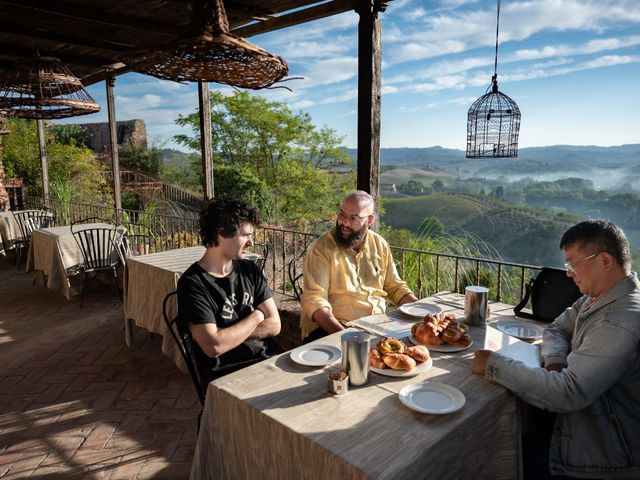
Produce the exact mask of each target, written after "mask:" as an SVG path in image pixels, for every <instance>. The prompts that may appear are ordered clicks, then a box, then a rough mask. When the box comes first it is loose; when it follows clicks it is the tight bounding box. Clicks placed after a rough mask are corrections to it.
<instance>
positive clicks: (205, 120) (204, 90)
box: [198, 82, 213, 201]
mask: <svg viewBox="0 0 640 480" xmlns="http://www.w3.org/2000/svg"><path fill="white" fill-rule="evenodd" d="M198 107H199V110H200V151H201V152H202V176H203V177H204V185H203V190H204V199H205V201H208V200H210V199H212V198H213V158H212V150H211V102H209V84H208V83H207V82H198Z"/></svg>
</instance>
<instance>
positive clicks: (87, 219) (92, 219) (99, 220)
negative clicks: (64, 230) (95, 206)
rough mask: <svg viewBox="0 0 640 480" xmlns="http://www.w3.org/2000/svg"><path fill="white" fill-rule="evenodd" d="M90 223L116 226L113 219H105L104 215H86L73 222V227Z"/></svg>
mask: <svg viewBox="0 0 640 480" xmlns="http://www.w3.org/2000/svg"><path fill="white" fill-rule="evenodd" d="M90 223H106V224H108V225H114V226H115V224H114V223H113V222H112V221H111V220H105V219H104V218H102V217H85V218H82V219H80V220H76V221H75V222H71V227H73V226H74V225H86V224H90Z"/></svg>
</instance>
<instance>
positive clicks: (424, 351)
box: [404, 345, 429, 362]
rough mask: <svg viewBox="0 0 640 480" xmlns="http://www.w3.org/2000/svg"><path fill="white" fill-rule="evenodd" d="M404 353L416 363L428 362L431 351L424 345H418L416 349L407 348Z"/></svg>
mask: <svg viewBox="0 0 640 480" xmlns="http://www.w3.org/2000/svg"><path fill="white" fill-rule="evenodd" d="M404 353H406V354H407V355H409V356H410V357H411V358H413V359H414V360H415V361H416V362H426V361H427V360H429V349H428V348H427V347H425V346H424V345H416V346H415V347H407V348H406V349H405V350H404Z"/></svg>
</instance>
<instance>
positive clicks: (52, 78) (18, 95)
mask: <svg viewBox="0 0 640 480" xmlns="http://www.w3.org/2000/svg"><path fill="white" fill-rule="evenodd" d="M1 110H4V111H5V112H6V114H7V115H9V116H15V117H22V118H32V119H52V118H66V117H74V116H77V115H87V114H90V113H95V112H99V111H100V105H98V104H97V103H96V102H95V101H94V100H93V98H91V96H90V95H89V94H88V93H87V92H86V90H85V89H84V87H83V86H82V83H81V82H80V80H79V79H78V78H77V77H76V76H75V75H73V73H72V72H71V70H69V68H68V67H66V66H65V65H64V64H63V63H62V62H61V61H60V60H58V59H56V58H52V57H40V56H39V57H36V58H35V59H34V60H33V61H32V62H29V63H26V64H23V65H20V66H18V67H16V68H14V69H12V70H8V71H6V72H4V73H3V74H2V75H1V76H0V111H1Z"/></svg>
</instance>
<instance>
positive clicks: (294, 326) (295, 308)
mask: <svg viewBox="0 0 640 480" xmlns="http://www.w3.org/2000/svg"><path fill="white" fill-rule="evenodd" d="M274 299H275V300H276V304H277V305H278V312H279V313H280V322H281V324H282V328H281V330H280V335H278V336H277V337H276V339H277V341H278V344H280V346H281V347H282V348H284V349H285V350H291V349H293V348H296V347H299V346H300V345H302V338H301V337H300V335H301V332H300V304H299V303H298V301H297V300H295V299H293V300H292V299H289V298H286V299H285V298H284V297H280V298H278V295H277V294H274Z"/></svg>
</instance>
